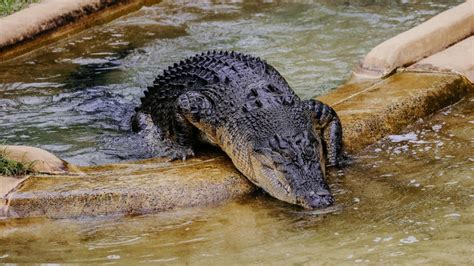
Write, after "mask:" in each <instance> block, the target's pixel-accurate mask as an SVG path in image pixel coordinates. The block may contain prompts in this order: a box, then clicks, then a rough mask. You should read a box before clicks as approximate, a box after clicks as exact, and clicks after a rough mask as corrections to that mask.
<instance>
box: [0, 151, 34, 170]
mask: <svg viewBox="0 0 474 266" xmlns="http://www.w3.org/2000/svg"><path fill="white" fill-rule="evenodd" d="M33 164H34V162H20V161H16V160H12V159H9V158H8V150H7V149H6V148H5V149H1V150H0V175H6V176H21V175H27V174H30V173H32V172H33Z"/></svg>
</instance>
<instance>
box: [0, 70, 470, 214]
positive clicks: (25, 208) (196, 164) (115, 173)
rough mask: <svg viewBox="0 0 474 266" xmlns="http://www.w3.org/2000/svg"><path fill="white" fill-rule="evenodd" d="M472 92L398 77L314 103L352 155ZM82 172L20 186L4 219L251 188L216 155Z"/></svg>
mask: <svg viewBox="0 0 474 266" xmlns="http://www.w3.org/2000/svg"><path fill="white" fill-rule="evenodd" d="M473 92H474V88H473V86H472V85H471V83H470V82H469V81H468V80H467V79H466V78H464V77H462V76H460V75H456V74H441V73H420V72H401V73H397V74H395V75H393V76H391V77H389V78H387V79H385V80H381V81H377V82H364V83H356V84H346V85H344V86H342V87H340V88H338V89H336V90H334V91H332V92H331V93H329V94H328V95H325V96H322V97H320V98H319V99H320V100H322V101H324V102H327V103H328V104H330V105H332V106H333V107H334V108H335V109H336V111H337V112H338V113H339V114H340V117H341V120H342V124H343V127H344V134H345V136H344V142H345V145H346V148H347V150H348V151H350V152H352V153H353V152H357V151H358V150H360V149H362V148H364V147H365V146H367V145H369V144H372V143H374V142H375V141H377V140H378V139H380V138H382V137H383V136H385V135H387V134H395V133H398V132H399V131H400V130H401V129H402V128H403V127H405V126H406V125H407V124H409V123H411V122H413V121H415V120H416V119H418V118H420V117H424V116H426V115H427V114H430V113H432V112H434V111H436V110H439V109H440V108H443V107H445V106H447V105H450V104H452V103H455V102H457V101H459V100H460V99H462V98H463V97H464V96H465V95H467V94H469V93H473ZM81 170H82V171H83V172H84V173H85V175H82V176H67V175H63V176H34V177H31V178H29V179H27V180H25V181H23V182H22V183H21V184H20V185H19V186H17V188H16V189H14V190H13V191H11V192H10V193H8V194H7V195H6V196H4V197H3V207H2V206H1V205H2V203H0V208H1V209H2V210H3V214H4V215H6V216H8V217H31V216H46V217H52V218H66V217H78V216H94V215H107V214H138V213H147V212H158V211H163V210H169V209H173V208H178V207H187V206H196V205H207V204H215V203H218V202H222V201H225V200H230V199H235V198H238V197H242V196H245V195H248V194H249V193H250V192H252V191H254V190H255V187H254V186H253V185H251V184H250V183H249V182H248V181H247V179H245V178H244V177H243V176H242V175H241V174H240V173H239V172H238V171H237V170H236V169H235V168H234V166H233V165H232V163H231V162H230V160H229V159H228V158H227V157H226V156H224V155H222V154H220V153H217V154H216V153H214V154H204V155H200V156H198V157H197V158H193V159H191V160H188V161H185V162H172V163H170V162H166V161H164V160H160V159H155V160H148V161H142V162H136V163H128V164H126V163H124V164H114V165H105V166H98V167H85V168H81ZM1 212H2V211H1V210H0V213H1Z"/></svg>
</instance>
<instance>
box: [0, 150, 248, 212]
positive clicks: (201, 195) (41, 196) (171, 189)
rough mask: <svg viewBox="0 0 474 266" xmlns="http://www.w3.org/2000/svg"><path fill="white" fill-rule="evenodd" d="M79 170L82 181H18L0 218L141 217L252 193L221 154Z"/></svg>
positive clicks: (74, 178)
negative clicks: (179, 160)
mask: <svg viewBox="0 0 474 266" xmlns="http://www.w3.org/2000/svg"><path fill="white" fill-rule="evenodd" d="M81 170H83V171H84V172H86V173H87V175H82V176H42V175H39V176H34V177H31V178H29V179H27V180H25V181H23V182H22V183H21V184H20V186H19V187H17V188H16V190H15V191H12V192H10V193H9V194H7V195H6V196H5V197H4V200H5V203H4V206H3V213H4V214H6V215H7V216H9V217H31V216H46V217H52V218H69V217H79V216H96V215H108V214H139V213H140V214H141V213H148V212H158V211H164V210H169V209H174V208H177V207H189V206H195V205H206V204H213V203H218V202H222V201H225V200H228V199H233V198H236V197H239V196H242V195H246V194H248V193H250V192H252V191H253V190H254V189H255V187H254V186H253V185H251V184H250V182H249V181H247V179H246V178H245V177H243V176H242V175H241V174H240V173H239V172H238V171H237V170H236V169H235V168H234V166H233V164H232V162H231V161H230V159H228V158H227V157H226V156H224V155H221V154H206V155H202V156H199V157H198V158H193V159H190V160H187V161H185V162H173V163H170V162H166V161H165V160H163V159H153V160H147V161H141V162H135V163H129V164H126V163H123V164H115V165H105V166H99V167H89V168H88V167H85V168H82V169H81ZM0 206H1V205H0Z"/></svg>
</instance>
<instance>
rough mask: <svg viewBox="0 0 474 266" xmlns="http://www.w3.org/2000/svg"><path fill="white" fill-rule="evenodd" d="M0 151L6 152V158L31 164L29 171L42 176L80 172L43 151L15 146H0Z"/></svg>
mask: <svg viewBox="0 0 474 266" xmlns="http://www.w3.org/2000/svg"><path fill="white" fill-rule="evenodd" d="M0 150H1V151H3V150H5V151H6V153H7V154H6V157H7V158H8V159H10V160H15V161H17V162H22V163H32V166H31V170H32V171H33V172H35V173H42V174H67V173H79V172H80V170H79V169H78V168H77V167H76V166H74V165H72V164H70V163H68V162H66V161H64V160H61V159H59V158H58V157H56V156H55V155H54V154H52V153H50V152H47V151H45V150H42V149H39V148H35V147H28V146H15V145H0Z"/></svg>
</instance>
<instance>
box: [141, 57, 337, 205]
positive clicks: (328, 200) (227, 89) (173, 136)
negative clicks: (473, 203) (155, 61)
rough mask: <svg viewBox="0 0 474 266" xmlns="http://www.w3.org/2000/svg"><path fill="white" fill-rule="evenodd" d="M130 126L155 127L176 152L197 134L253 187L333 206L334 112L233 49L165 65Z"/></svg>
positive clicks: (186, 151) (184, 151)
mask: <svg viewBox="0 0 474 266" xmlns="http://www.w3.org/2000/svg"><path fill="white" fill-rule="evenodd" d="M135 111H136V113H135V114H134V116H133V117H132V129H133V130H134V131H135V132H138V131H143V130H145V131H148V132H159V134H158V135H160V137H161V138H165V139H167V140H169V141H171V142H172V143H174V144H175V145H174V149H175V150H174V155H175V156H174V157H175V158H182V159H183V160H184V159H185V158H186V157H187V156H192V155H194V152H193V146H194V145H195V143H196V142H197V141H198V140H199V139H202V138H205V139H207V140H208V141H210V142H211V143H213V144H216V145H217V146H219V147H220V148H221V149H222V150H223V151H224V152H225V153H226V154H227V155H228V156H229V157H230V159H231V160H232V162H233V163H234V165H235V167H236V168H237V169H238V170H239V171H240V172H241V173H243V174H244V175H245V176H246V177H247V178H248V179H249V180H250V181H251V182H253V183H254V184H255V185H257V186H259V187H261V188H263V190H265V191H266V192H268V193H269V194H270V195H272V196H273V197H275V198H278V199H280V200H283V201H286V202H289V203H293V204H297V205H300V206H303V207H305V208H311V209H312V208H320V207H327V206H330V205H331V204H332V203H333V202H334V198H333V196H332V194H331V192H330V190H329V187H328V185H327V183H326V181H325V168H326V160H328V162H329V163H330V164H332V165H338V164H339V163H340V162H341V160H342V157H343V151H342V128H341V123H340V121H339V118H338V116H337V114H336V112H335V111H334V110H333V109H332V108H331V107H329V106H328V105H326V104H324V103H321V102H319V101H316V100H305V101H303V100H301V99H300V98H299V97H298V96H297V95H296V94H295V93H294V92H293V90H292V89H291V88H290V86H289V85H288V83H287V82H286V80H285V79H284V78H283V77H282V76H281V75H280V74H279V73H278V71H277V70H275V68H273V67H272V66H270V65H269V64H267V63H266V62H265V61H263V60H261V59H259V58H256V57H252V56H249V55H245V54H242V53H237V52H228V51H218V52H216V51H212V52H207V53H203V54H200V55H195V56H193V57H190V58H187V59H186V60H183V61H181V62H179V63H176V64H174V65H173V66H170V67H169V68H168V69H167V70H165V71H164V73H163V74H162V75H160V76H158V77H157V78H156V79H155V81H154V83H153V86H151V87H149V88H148V90H146V91H145V96H144V97H143V98H141V106H140V107H137V108H136V110H135Z"/></svg>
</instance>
